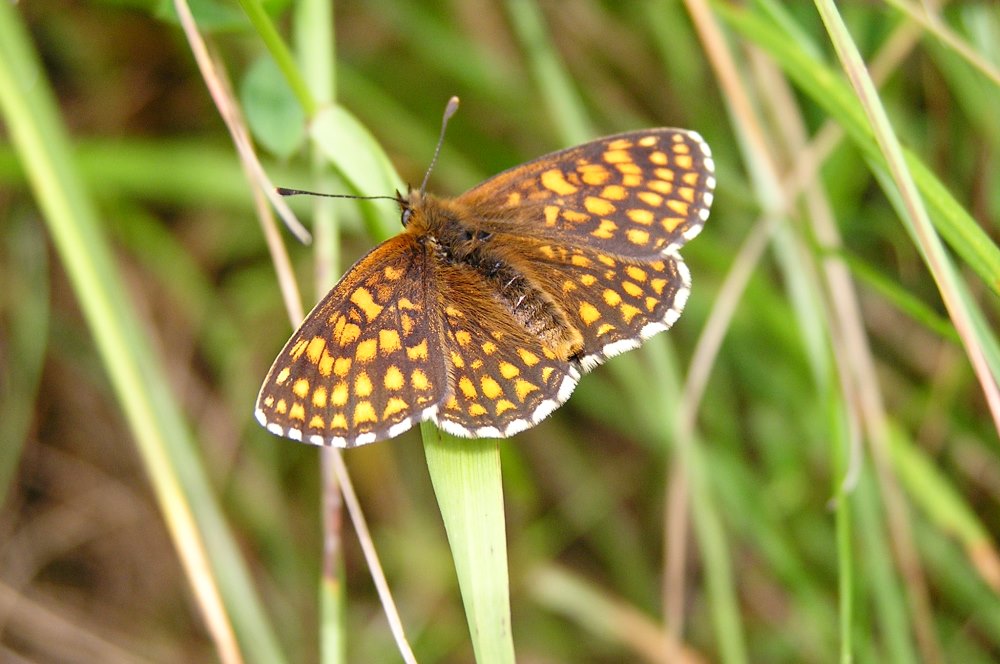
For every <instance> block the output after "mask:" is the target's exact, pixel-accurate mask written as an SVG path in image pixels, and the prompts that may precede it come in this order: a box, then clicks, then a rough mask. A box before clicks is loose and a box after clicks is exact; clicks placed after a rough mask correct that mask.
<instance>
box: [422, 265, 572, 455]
mask: <svg viewBox="0 0 1000 664" xmlns="http://www.w3.org/2000/svg"><path fill="white" fill-rule="evenodd" d="M436 269H437V270H438V273H437V275H436V278H435V283H437V284H438V285H439V287H440V291H439V294H440V299H439V301H438V305H437V306H438V312H437V316H438V319H439V320H440V321H441V346H440V347H441V353H442V355H443V357H444V360H445V362H446V363H447V364H448V371H447V373H448V377H449V390H448V394H447V395H446V397H445V400H444V401H443V402H442V403H441V405H440V407H439V408H438V409H437V411H436V412H435V413H434V414H433V415H432V416H431V419H433V420H434V422H435V423H436V424H437V425H438V426H439V427H441V428H442V429H444V430H445V431H447V432H449V433H452V434H454V435H457V436H465V437H472V438H479V437H489V438H502V437H508V436H513V435H514V434H515V433H518V432H520V431H523V430H525V429H528V428H529V427H532V426H534V425H535V424H537V423H538V422H540V421H541V420H542V419H544V418H545V417H546V416H548V415H549V414H550V413H551V412H552V411H554V410H555V409H556V408H557V407H558V406H560V405H561V404H562V403H563V402H565V401H566V400H567V399H568V398H569V396H570V394H571V393H572V392H573V388H574V387H575V386H576V383H577V381H578V380H579V378H580V372H579V370H578V368H577V366H576V364H575V363H571V362H567V361H565V359H562V358H558V357H557V356H556V355H555V354H554V353H553V352H552V351H551V350H550V349H548V348H546V347H545V346H543V344H542V343H541V341H540V340H539V338H538V337H536V336H534V335H531V334H529V333H527V332H526V331H525V329H524V328H523V327H521V326H520V325H519V324H518V323H517V322H516V321H515V320H514V318H513V317H512V316H511V313H510V311H509V310H508V309H507V308H505V307H504V305H503V304H502V303H501V301H500V300H498V299H496V298H495V297H493V294H494V293H493V292H494V290H495V284H492V283H490V282H489V281H488V280H487V279H485V278H484V277H483V275H482V274H481V273H480V272H478V271H476V270H475V269H473V268H471V267H470V266H468V265H465V264H461V263H457V264H451V265H447V264H439V265H437V266H436Z"/></svg>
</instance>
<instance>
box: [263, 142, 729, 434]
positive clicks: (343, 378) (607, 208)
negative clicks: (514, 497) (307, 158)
mask: <svg viewBox="0 0 1000 664" xmlns="http://www.w3.org/2000/svg"><path fill="white" fill-rule="evenodd" d="M714 188H715V177H714V163H713V161H712V156H711V152H710V150H709V147H708V145H707V144H706V143H705V141H704V140H703V139H702V138H701V136H699V135H698V134H697V133H695V132H693V131H686V130H683V129H667V128H660V129H644V130H640V131H632V132H627V133H624V134H618V135H615V136H608V137H606V138H601V139H598V140H595V141H591V142H589V143H584V144H583V145H578V146H576V147H573V148H569V149H567V150H562V151H560V152H555V153H553V154H549V155H546V156H544V157H539V158H538V159H535V160H534V161H530V162H528V163H525V164H522V165H520V166H515V167H514V168H511V169H510V170H507V171H504V172H503V173H500V174H499V175H496V176H495V177H492V178H490V179H488V180H486V181H485V182H483V183H482V184H480V185H478V186H476V187H474V188H472V189H470V190H469V191H467V192H465V193H464V194H462V195H460V196H458V197H456V198H439V197H437V196H432V195H430V194H425V193H424V192H423V188H421V190H420V191H411V192H410V193H409V194H408V195H407V196H405V197H404V196H397V199H398V202H399V206H400V208H401V210H402V224H403V231H402V232H401V233H400V234H399V235H397V236H395V237H393V238H391V239H389V240H387V241H385V242H383V243H382V244H380V245H378V246H377V247H375V248H374V249H372V250H371V251H370V252H369V253H368V254H367V255H366V256H364V257H363V258H362V259H361V260H359V261H358V262H357V263H355V264H354V265H353V266H352V267H351V269H349V270H348V271H347V273H346V274H345V275H344V277H343V278H342V279H341V280H340V283H338V284H337V285H336V286H334V288H333V289H332V290H331V291H330V292H329V293H328V294H327V295H326V297H324V298H323V300H322V301H321V302H320V303H319V304H317V305H316V307H315V308H314V309H313V310H312V312H311V313H310V314H309V315H308V316H307V317H306V319H305V322H303V323H302V326H301V327H300V328H299V329H298V330H297V331H296V332H295V333H294V334H293V335H292V337H291V339H289V340H288V343H287V344H286V345H285V347H284V348H283V349H282V351H281V353H280V354H279V355H278V357H277V359H276V360H275V361H274V365H273V366H272V367H271V370H270V372H269V373H268V374H267V378H266V379H265V380H264V384H263V386H262V387H261V390H260V395H259V396H258V398H257V407H256V416H257V419H258V420H259V421H260V423H261V424H262V425H263V426H265V427H266V428H267V430H268V431H270V432H272V433H274V434H277V435H279V436H285V437H288V438H291V439H294V440H301V441H304V442H307V443H313V444H316V445H334V446H337V447H356V446H358V445H364V444H367V443H372V442H375V441H378V440H383V439H386V438H392V437H394V436H397V435H399V434H401V433H403V432H404V431H406V430H407V429H409V428H411V427H412V426H413V425H414V424H416V423H418V422H420V421H423V420H432V421H434V422H435V423H436V424H437V425H438V426H439V427H440V428H442V429H444V430H445V431H447V432H449V433H452V434H454V435H457V436H464V437H470V438H477V437H496V438H499V437H507V436H512V435H514V434H516V433H518V432H521V431H524V430H525V429H527V428H529V427H532V426H534V425H536V424H538V423H539V422H540V421H541V420H542V419H544V418H545V417H546V416H548V415H549V414H550V413H552V411H554V410H555V409H556V408H558V407H559V406H560V405H561V404H563V403H564V402H565V401H566V400H567V399H569V396H570V394H571V393H572V392H573V388H574V387H575V386H576V384H577V381H579V380H580V376H581V375H582V374H584V373H586V372H588V371H590V370H591V369H593V368H594V367H596V366H597V365H599V364H600V363H601V362H603V361H604V360H605V359H607V358H609V357H612V356H614V355H618V354H620V353H623V352H625V351H628V350H631V349H634V348H637V347H638V346H639V345H640V344H641V343H642V341H643V340H645V339H647V338H649V337H650V336H652V335H654V334H656V333H657V332H661V331H663V330H666V329H668V328H669V327H670V326H671V325H673V324H674V322H675V321H676V320H677V318H678V316H680V314H681V311H682V309H683V308H684V304H685V302H686V301H687V299H688V294H689V292H690V284H691V276H690V273H689V271H688V268H687V266H686V265H685V264H684V261H683V259H682V258H681V256H680V254H679V253H678V250H679V249H680V248H681V246H682V245H683V244H684V243H685V242H687V241H688V240H690V239H691V238H693V237H694V236H695V235H697V234H698V233H699V231H701V228H702V226H703V225H704V223H705V220H706V219H707V218H708V212H709V207H710V206H711V204H712V192H713V189H714Z"/></svg>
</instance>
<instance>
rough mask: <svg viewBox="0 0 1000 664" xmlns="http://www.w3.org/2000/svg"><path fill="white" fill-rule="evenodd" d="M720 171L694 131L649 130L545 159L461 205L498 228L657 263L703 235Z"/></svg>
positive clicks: (493, 181)
mask: <svg viewBox="0 0 1000 664" xmlns="http://www.w3.org/2000/svg"><path fill="white" fill-rule="evenodd" d="M714 171H715V164H714V162H713V160H712V156H711V151H710V149H709V147H708V144H707V143H705V141H704V139H702V138H701V136H699V135H698V134H697V133H696V132H693V131H687V130H683V129H666V128H660V129H646V130H642V131H634V132H628V133H624V134H618V135H615V136H608V137H606V138H602V139H598V140H596V141H592V142H590V143H584V144H583V145H579V146H576V147H573V148H569V149H567V150H562V151H561V152H555V153H552V154H549V155H545V156H544V157H539V158H538V159H536V160H534V161H530V162H528V163H526V164H523V165H521V166H516V167H514V168H512V169H510V170H507V171H504V172H503V173H500V174H499V175H497V176H495V177H493V178H490V179H489V180H486V181H485V182H483V183H482V184H479V185H478V186H476V187H474V188H472V189H470V190H469V191H468V192H466V193H465V194H463V195H462V196H460V197H459V198H458V202H459V203H460V204H463V205H466V206H468V208H469V209H470V210H472V212H473V214H474V215H477V216H478V218H479V221H480V223H482V224H483V225H484V227H486V228H489V229H491V230H494V231H501V232H502V231H505V230H506V231H508V232H510V233H513V234H517V235H521V236H526V237H535V238H539V239H547V240H553V241H559V242H561V243H563V244H565V245H567V246H574V247H586V248H591V249H595V250H598V251H601V252H604V253H607V254H611V255H614V256H619V257H630V258H636V259H651V258H654V257H656V256H667V255H672V254H674V253H676V252H677V249H679V248H680V247H681V246H682V245H683V244H684V243H685V242H687V241H688V240H690V239H691V238H693V237H694V236H695V235H697V234H698V233H699V231H701V228H702V226H703V225H704V223H705V220H706V219H707V218H708V212H709V207H710V206H711V204H712V195H713V190H714V188H715V175H714Z"/></svg>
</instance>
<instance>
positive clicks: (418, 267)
mask: <svg viewBox="0 0 1000 664" xmlns="http://www.w3.org/2000/svg"><path fill="white" fill-rule="evenodd" d="M427 261H428V256H427V253H426V250H425V248H424V246H423V245H421V244H419V243H417V242H416V241H415V239H414V238H413V237H412V236H411V235H409V234H407V233H403V234H401V235H398V236H396V237H394V238H392V239H390V240H388V241H386V242H384V243H382V244H380V245H379V246H377V247H376V248H375V249H373V250H372V251H371V252H370V253H368V255H366V256H365V257H364V258H362V259H361V260H359V261H358V262H357V263H356V264H355V265H354V266H353V267H351V269H350V270H348V272H347V273H346V274H345V275H344V277H343V279H341V281H340V283H338V284H337V285H336V286H334V288H333V289H332V290H331V291H330V292H329V293H328V294H327V295H326V297H324V298H323V300H322V301H321V302H320V303H319V304H318V305H316V307H315V308H314V309H313V310H312V312H310V314H309V315H308V316H307V317H306V319H305V321H304V322H303V323H302V325H301V327H299V329H298V330H297V331H296V332H295V334H293V335H292V337H291V339H289V340H288V343H287V344H286V345H285V347H284V349H283V350H282V351H281V353H280V354H279V355H278V358H277V359H276V360H275V361H274V365H273V366H272V367H271V370H270V372H268V375H267V378H266V379H265V380H264V384H263V386H262V387H261V390H260V395H259V396H258V397H257V408H256V415H257V419H258V420H259V421H260V422H261V424H263V425H264V426H265V427H266V428H267V429H268V430H269V431H271V432H272V433H275V434H277V435H279V436H286V437H288V438H292V439H294V440H302V441H305V442H308V443H313V444H316V445H334V446H337V447H355V446H357V445H363V444H365V443H371V442H374V441H376V440H382V439H385V438H390V437H393V436H396V435H398V434H400V433H402V432H403V431H406V430H407V429H409V428H410V427H411V426H412V425H413V424H415V423H416V422H418V421H420V420H422V419H426V418H427V417H429V416H430V414H431V412H432V411H433V410H434V408H435V406H436V404H437V403H438V402H439V401H440V400H441V399H442V398H443V396H444V394H445V391H446V390H447V374H446V372H445V366H444V362H443V359H442V358H441V356H440V354H439V353H437V352H436V350H437V346H436V344H437V343H438V342H437V336H438V332H437V323H436V320H435V319H429V318H428V314H429V313H430V312H429V311H428V307H427V305H426V302H427V293H426V289H427V283H426V277H427Z"/></svg>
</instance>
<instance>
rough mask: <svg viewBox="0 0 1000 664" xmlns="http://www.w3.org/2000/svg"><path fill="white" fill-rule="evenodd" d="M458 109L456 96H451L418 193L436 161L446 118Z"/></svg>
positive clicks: (442, 138)
mask: <svg viewBox="0 0 1000 664" xmlns="http://www.w3.org/2000/svg"><path fill="white" fill-rule="evenodd" d="M457 110H458V97H452V98H451V99H449V100H448V105H447V106H445V107H444V117H443V118H441V135H440V136H438V142H437V147H436V148H434V156H433V157H432V158H431V165H430V166H428V167H427V172H426V173H424V181H423V182H421V183H420V193H421V195H422V194H423V193H424V190H425V189H426V188H427V180H429V179H430V177H431V171H433V170H434V164H436V163H437V160H438V154H439V153H440V152H441V144H442V143H444V130H445V129H447V128H448V120H451V116H453V115H455V111H457Z"/></svg>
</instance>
